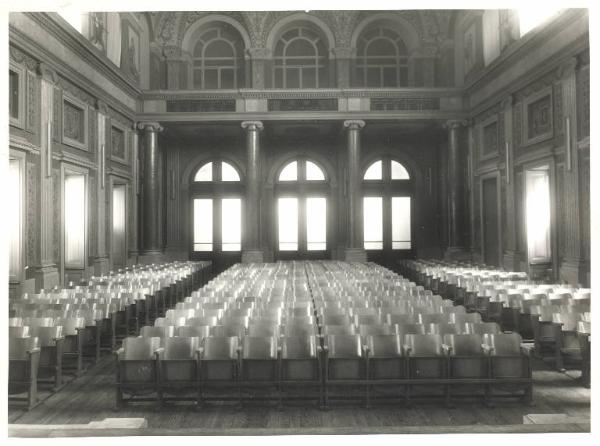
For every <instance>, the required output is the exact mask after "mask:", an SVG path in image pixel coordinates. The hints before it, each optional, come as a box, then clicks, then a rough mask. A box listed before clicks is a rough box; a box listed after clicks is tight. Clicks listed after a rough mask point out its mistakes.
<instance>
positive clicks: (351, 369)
mask: <svg viewBox="0 0 600 446" xmlns="http://www.w3.org/2000/svg"><path fill="white" fill-rule="evenodd" d="M323 350H324V355H323V356H324V360H323V362H324V385H325V389H324V390H325V393H324V406H325V407H328V406H329V399H330V397H331V395H332V391H333V390H334V389H335V388H336V387H344V388H346V389H348V390H346V391H344V393H343V396H342V395H337V394H335V395H334V396H335V397H342V398H352V397H354V398H356V397H357V396H358V397H359V398H361V399H362V397H364V396H365V395H364V392H363V391H364V386H365V385H366V383H367V381H366V377H367V373H366V362H365V358H364V355H363V345H362V342H361V338H360V335H329V336H326V337H325V346H324V347H323ZM352 388H358V390H359V393H358V395H357V394H356V392H354V393H353V392H351V389H352Z"/></svg>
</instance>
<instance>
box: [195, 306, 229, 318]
mask: <svg viewBox="0 0 600 446" xmlns="http://www.w3.org/2000/svg"><path fill="white" fill-rule="evenodd" d="M224 313H225V310H223V309H222V308H205V307H202V312H201V314H199V315H198V314H197V316H202V317H216V318H217V319H221V318H222V317H223V314H224Z"/></svg>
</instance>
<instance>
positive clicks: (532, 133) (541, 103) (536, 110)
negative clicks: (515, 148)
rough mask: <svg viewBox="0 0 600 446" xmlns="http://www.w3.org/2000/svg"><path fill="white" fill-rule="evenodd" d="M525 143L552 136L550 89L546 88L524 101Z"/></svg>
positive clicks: (532, 142)
mask: <svg viewBox="0 0 600 446" xmlns="http://www.w3.org/2000/svg"><path fill="white" fill-rule="evenodd" d="M524 130H525V138H524V140H525V143H526V144H534V143H536V142H540V141H544V140H546V139H548V138H551V137H552V134H553V125H552V89H551V87H549V88H546V89H544V90H542V91H540V92H539V93H537V94H535V95H532V96H531V97H529V98H527V100H526V101H525V129H524Z"/></svg>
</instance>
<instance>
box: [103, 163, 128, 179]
mask: <svg viewBox="0 0 600 446" xmlns="http://www.w3.org/2000/svg"><path fill="white" fill-rule="evenodd" d="M106 174H107V175H112V176H117V177H120V178H125V179H128V180H131V179H133V175H132V174H131V172H129V171H128V170H126V169H123V168H118V167H116V166H108V167H107V168H106Z"/></svg>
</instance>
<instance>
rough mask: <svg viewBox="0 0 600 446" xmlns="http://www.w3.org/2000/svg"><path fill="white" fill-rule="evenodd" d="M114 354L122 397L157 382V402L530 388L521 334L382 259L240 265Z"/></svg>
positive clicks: (527, 395) (142, 392)
mask: <svg viewBox="0 0 600 446" xmlns="http://www.w3.org/2000/svg"><path fill="white" fill-rule="evenodd" d="M392 318H393V319H392ZM432 321H435V322H442V323H441V324H440V323H433V322H432ZM361 322H368V323H365V324H363V323H361ZM391 322H394V323H391ZM419 322H424V323H419ZM175 335H176V336H175ZM290 346H293V348H291V347H290ZM463 356H464V358H463ZM116 358H117V389H118V392H117V405H118V406H120V405H122V404H124V403H125V402H127V401H136V400H139V399H140V398H141V399H143V400H146V399H148V391H151V390H153V391H155V401H157V402H158V403H159V404H162V403H163V402H164V401H165V400H167V399H178V395H179V396H180V397H182V399H186V400H190V399H191V400H194V401H196V402H204V401H208V400H211V399H218V400H222V399H228V398H233V399H235V400H237V401H243V400H246V399H256V398H257V397H259V396H262V397H265V396H266V397H268V398H271V399H274V400H278V401H281V400H282V399H283V398H288V397H294V398H295V397H297V396H298V395H297V394H290V393H289V392H287V391H286V390H285V389H288V388H289V387H290V386H291V387H294V388H296V389H297V392H299V393H300V394H301V395H304V396H306V395H309V394H310V395H311V396H312V398H314V399H315V400H316V401H319V403H320V404H321V405H324V406H326V405H328V403H329V400H330V399H331V397H332V396H336V397H341V398H346V397H348V395H351V394H352V393H353V392H352V391H356V392H354V393H356V395H353V396H357V395H358V397H359V398H361V399H363V398H365V399H366V400H367V401H369V400H370V399H371V390H373V389H374V388H378V389H379V391H380V392H381V391H383V392H384V393H386V392H388V393H389V392H391V393H394V391H396V390H399V391H401V397H402V398H403V399H405V400H406V401H409V400H411V399H412V398H413V396H414V392H413V391H414V389H416V388H423V387H425V388H427V389H431V388H435V386H440V388H441V389H442V391H441V393H439V394H437V395H434V396H437V397H441V398H444V399H445V400H446V401H448V400H449V398H450V393H451V387H452V388H454V386H456V385H458V384H460V385H464V386H466V387H467V388H469V389H470V390H472V391H473V392H469V394H470V395H471V396H481V397H482V398H484V399H485V400H486V401H489V400H490V398H491V397H492V394H493V393H494V392H493V391H494V389H496V390H497V389H498V388H500V389H501V390H504V391H506V390H507V386H508V390H510V391H509V392H508V395H512V394H513V393H514V392H511V391H515V392H516V395H518V396H520V397H523V398H524V399H525V400H526V401H530V400H531V396H532V379H531V367H530V363H529V355H528V349H526V348H524V347H523V346H522V345H521V338H520V336H519V335H518V334H516V333H500V330H499V326H498V325H497V324H495V323H492V324H485V323H481V320H480V317H479V315H477V314H473V315H468V314H466V313H465V310H464V308H463V307H455V306H452V302H450V301H443V299H442V298H441V297H440V296H434V295H432V294H431V293H427V292H425V290H424V288H423V287H418V286H417V285H416V284H414V283H411V282H410V281H408V280H406V279H404V278H402V277H401V276H398V275H396V274H394V273H393V272H391V271H389V270H387V269H385V268H382V267H380V266H378V265H374V264H349V263H344V262H291V263H278V264H256V265H252V264H251V265H236V266H235V267H233V268H231V269H230V270H228V271H226V272H224V273H223V274H221V275H220V276H218V277H217V278H215V279H213V280H212V281H211V282H209V283H208V284H207V285H206V286H205V287H204V288H203V289H201V290H199V291H198V292H194V293H193V294H192V295H191V296H189V297H188V298H186V299H185V300H184V302H183V303H182V304H178V305H177V308H176V309H175V310H174V311H167V313H166V315H165V318H161V319H157V320H156V321H155V326H147V327H143V328H142V329H141V336H140V337H138V338H127V339H126V340H125V342H124V344H123V348H122V349H120V350H119V351H118V352H117V355H116ZM459 359H460V361H459ZM140 361H141V362H140ZM178 364H179V365H178ZM184 364H185V365H184ZM165 368H166V369H165ZM167 369H168V370H169V371H170V372H169V373H167V372H166V371H165V370H167ZM432 386H434V387H432ZM340 388H343V390H342V391H341V392H339V391H338V390H339V389H340ZM186 389H187V392H185V391H183V390H186ZM311 389H312V390H315V392H314V393H312V394H311V393H310V390H311ZM175 390H176V391H175ZM265 390H271V391H270V392H267V394H266V395H264V391H265ZM261 391H262V392H261ZM336 391H337V394H335V393H336ZM232 393H233V396H232ZM332 394H333V395H332Z"/></svg>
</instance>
